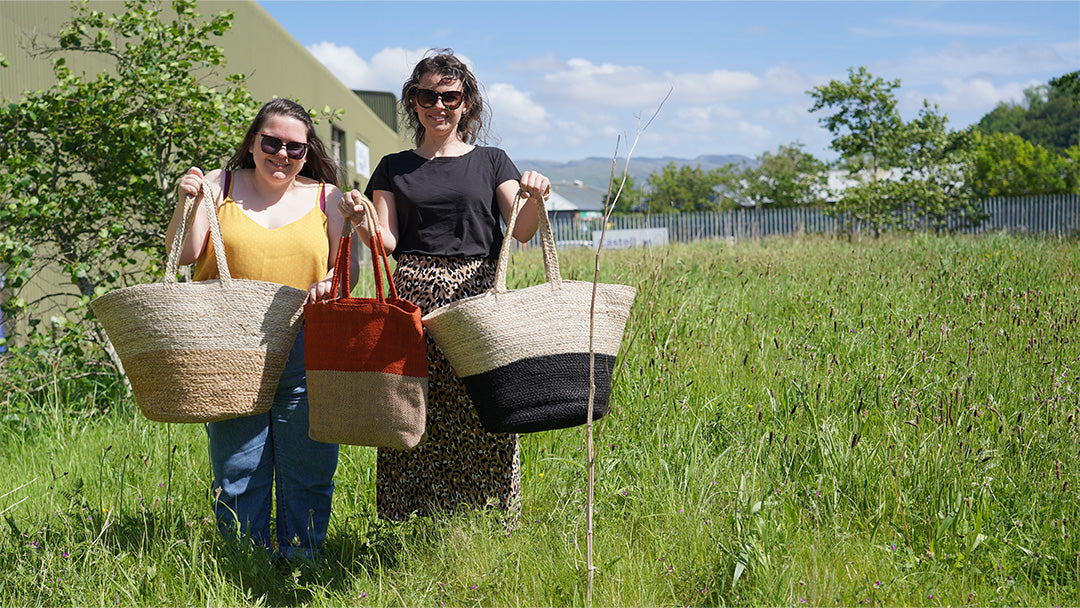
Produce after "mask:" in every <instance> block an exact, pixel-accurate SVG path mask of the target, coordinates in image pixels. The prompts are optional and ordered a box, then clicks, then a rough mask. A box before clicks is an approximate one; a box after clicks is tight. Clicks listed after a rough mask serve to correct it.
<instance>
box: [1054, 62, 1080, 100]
mask: <svg viewBox="0 0 1080 608" xmlns="http://www.w3.org/2000/svg"><path fill="white" fill-rule="evenodd" d="M1050 86H1051V87H1052V88H1054V89H1057V90H1058V91H1061V92H1062V93H1063V94H1065V95H1066V96H1068V97H1069V98H1070V99H1072V103H1073V107H1080V70H1077V71H1075V72H1069V73H1068V74H1062V75H1061V76H1058V77H1057V78H1051V79H1050Z"/></svg>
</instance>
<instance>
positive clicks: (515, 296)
mask: <svg viewBox="0 0 1080 608" xmlns="http://www.w3.org/2000/svg"><path fill="white" fill-rule="evenodd" d="M518 202H519V201H515V204H514V211H513V213H512V215H511V218H510V222H509V223H508V225H507V228H506V237H505V238H504V241H503V248H502V251H501V252H500V255H499V266H498V271H497V274H496V278H495V285H494V286H493V287H492V288H491V289H490V290H489V291H487V292H486V293H483V294H481V295H478V296H473V297H471V298H465V299H462V300H458V301H457V302H453V303H451V304H448V305H446V306H443V307H441V308H438V309H436V310H433V311H431V312H429V313H428V314H427V315H426V316H425V317H424V319H423V322H424V327H426V328H427V330H428V332H429V333H430V334H431V337H432V338H433V339H434V340H435V342H436V344H438V345H439V347H440V348H441V349H442V350H443V352H444V353H445V354H446V358H447V360H448V361H449V362H450V365H452V366H453V368H454V371H455V372H456V373H457V374H458V376H460V377H461V378H462V380H464V382H465V385H466V388H467V389H468V391H469V395H470V397H472V399H473V401H474V403H475V404H476V406H477V410H478V414H479V415H480V420H481V422H482V423H483V424H484V426H485V428H487V429H488V430H489V431H493V432H520V433H526V432H534V431H540V430H548V429H554V428H564V427H567V426H575V425H578V424H584V423H585V420H586V415H587V413H588V388H589V387H588V382H589V369H588V353H589V351H590V323H592V324H593V325H592V328H593V329H592V344H591V346H592V349H593V351H594V352H595V353H596V355H597V358H598V359H603V362H604V364H605V365H607V364H609V363H611V362H613V361H614V359H615V357H616V355H617V354H618V351H619V345H620V344H621V342H622V336H623V331H624V330H625V328H626V320H627V318H628V316H629V314H630V307H631V305H632V304H633V301H634V294H635V292H636V290H635V289H634V288H633V287H630V286H627V285H612V284H598V285H596V305H595V315H594V317H593V318H592V320H590V307H591V305H592V298H593V284H592V283H590V282H585V281H564V280H562V278H561V276H560V271H559V261H558V255H557V253H556V251H555V242H554V239H553V238H552V235H551V226H550V224H549V223H548V221H547V211H546V209H545V208H544V205H543V203H541V204H539V205H538V212H539V214H540V232H541V243H542V245H543V250H544V269H545V275H546V278H547V281H546V282H545V283H543V284H540V285H534V286H531V287H527V288H525V289H519V290H507V289H506V270H507V264H508V260H509V254H510V247H509V245H510V238H511V237H510V234H511V232H512V231H513V226H514V223H515V221H516V219H517V214H518ZM596 380H597V396H598V397H599V398H598V399H597V400H596V401H595V402H594V414H597V416H596V417H597V418H599V416H602V415H603V413H604V412H606V406H607V395H608V393H609V392H610V370H607V373H600V374H597V375H596ZM604 383H606V384H604ZM521 386H527V388H528V390H519V389H520V387H521Z"/></svg>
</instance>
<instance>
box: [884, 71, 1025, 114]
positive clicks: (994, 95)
mask: <svg viewBox="0 0 1080 608" xmlns="http://www.w3.org/2000/svg"><path fill="white" fill-rule="evenodd" d="M1039 84H1045V83H1042V82H1040V81H1038V80H1027V81H1023V82H1018V81H1013V82H1006V83H1002V84H995V83H994V82H993V81H991V80H989V79H987V78H980V77H975V78H949V79H945V80H944V81H942V83H941V87H942V90H941V91H940V92H932V93H926V92H923V91H920V90H917V89H912V90H907V91H904V93H903V95H902V96H901V99H900V108H901V110H903V111H905V112H916V111H918V110H919V109H920V108H922V102H923V100H924V99H926V100H927V101H929V102H930V103H936V104H938V106H940V108H941V110H942V111H943V112H945V113H946V114H957V113H972V112H977V113H979V114H985V113H986V112H989V111H990V110H992V109H994V107H996V106H997V105H998V104H999V103H1001V102H1010V103H1017V102H1020V101H1021V100H1023V99H1024V90H1025V89H1028V88H1030V87H1032V86H1036V85H1039Z"/></svg>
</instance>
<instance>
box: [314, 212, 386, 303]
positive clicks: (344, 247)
mask: <svg viewBox="0 0 1080 608" xmlns="http://www.w3.org/2000/svg"><path fill="white" fill-rule="evenodd" d="M360 201H361V202H360V204H361V205H362V206H363V207H364V214H365V215H366V216H367V223H368V232H369V233H370V234H371V243H370V246H371V266H372V272H373V273H374V275H375V297H376V298H377V299H378V300H379V302H380V303H383V302H386V294H385V292H384V289H383V278H382V272H381V269H380V267H379V265H380V263H381V264H382V269H384V270H385V272H386V279H387V283H389V285H390V297H391V298H393V299H395V300H396V299H397V297H398V295H397V289H396V288H395V287H394V279H393V277H392V276H391V274H390V260H389V258H388V256H387V255H386V248H385V247H384V246H383V239H382V225H381V224H379V213H378V211H376V210H375V204H374V203H372V202H371V200H369V199H368V198H367V197H366V196H364V195H362V194H361V195H360ZM352 232H353V225H352V222H350V221H349V220H348V219H346V220H345V223H344V224H343V225H342V226H341V241H340V242H339V243H338V251H337V258H335V260H334V278H333V281H332V283H331V286H330V297H331V298H332V299H335V300H336V299H340V298H347V297H349V287H348V285H349V283H350V282H351V281H350V280H349V278H350V277H349V250H350V249H351V248H352Z"/></svg>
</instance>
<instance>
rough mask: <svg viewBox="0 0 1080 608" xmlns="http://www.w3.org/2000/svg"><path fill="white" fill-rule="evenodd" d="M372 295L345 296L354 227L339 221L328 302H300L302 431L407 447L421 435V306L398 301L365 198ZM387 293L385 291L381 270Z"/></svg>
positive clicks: (334, 439)
mask: <svg viewBox="0 0 1080 608" xmlns="http://www.w3.org/2000/svg"><path fill="white" fill-rule="evenodd" d="M363 200H364V206H365V208H366V209H365V210H366V211H367V221H368V226H371V227H372V230H371V231H370V232H371V265H372V270H373V272H374V275H375V297H374V298H353V297H349V295H348V293H349V284H350V281H349V247H350V245H351V240H352V239H351V234H352V225H351V224H350V223H349V222H346V223H345V226H344V230H343V232H342V238H341V244H340V245H339V246H338V256H337V260H336V262H335V264H334V280H333V283H332V287H331V290H330V293H331V294H332V299H329V300H321V301H318V302H309V303H308V304H307V305H306V306H304V318H305V319H306V321H305V322H306V324H307V328H306V329H305V333H304V341H305V342H304V352H305V355H306V358H307V362H306V367H307V387H308V436H310V437H311V438H312V439H314V440H316V441H325V442H327V443H345V444H349V445H366V446H375V447H386V448H394V449H398V450H407V449H410V448H414V447H416V446H417V445H418V444H419V443H420V440H421V438H422V437H423V435H424V428H425V423H426V417H427V391H428V359H427V342H426V341H425V340H424V328H423V326H422V325H421V324H420V307H419V306H417V305H416V304H413V303H412V302H409V301H408V300H402V299H400V298H398V295H397V289H396V288H395V287H394V279H393V277H392V276H391V274H390V261H389V259H388V258H387V256H386V250H385V248H384V247H383V241H382V235H381V234H380V233H379V231H378V226H379V221H378V217H377V216H376V213H375V207H374V206H373V205H372V204H371V201H368V200H367V199H363ZM380 266H381V267H382V270H383V271H385V274H386V280H387V283H389V287H390V297H389V298H388V297H386V293H385V291H384V290H383V276H382V275H383V273H382V272H380Z"/></svg>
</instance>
